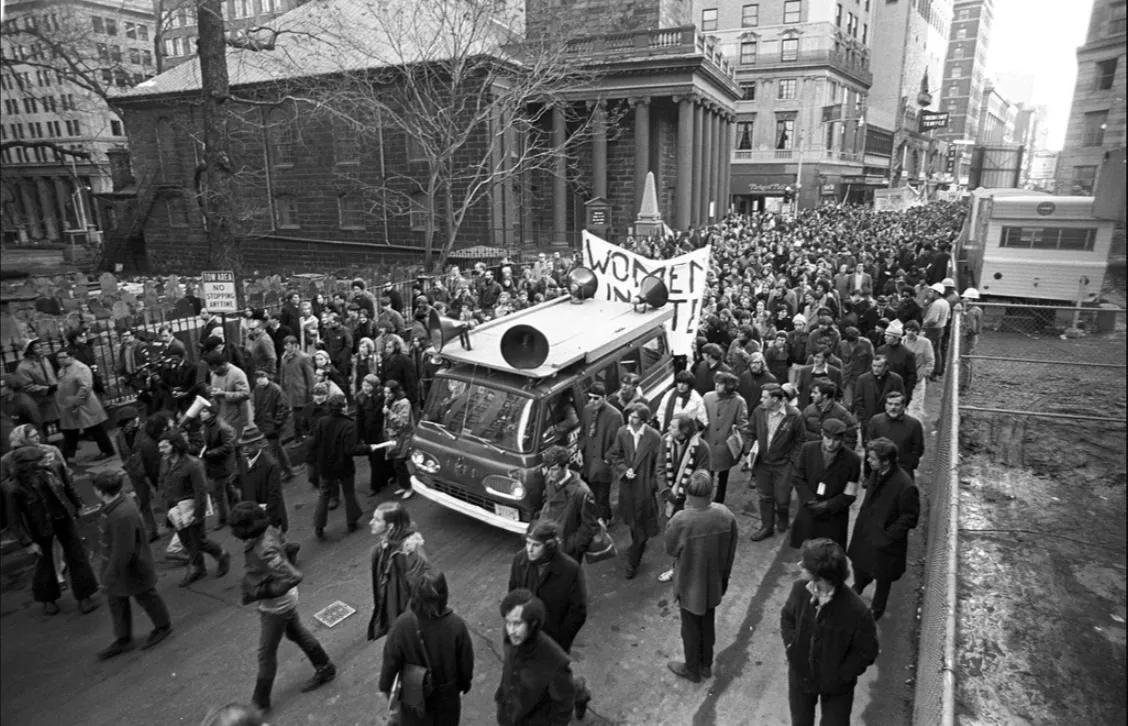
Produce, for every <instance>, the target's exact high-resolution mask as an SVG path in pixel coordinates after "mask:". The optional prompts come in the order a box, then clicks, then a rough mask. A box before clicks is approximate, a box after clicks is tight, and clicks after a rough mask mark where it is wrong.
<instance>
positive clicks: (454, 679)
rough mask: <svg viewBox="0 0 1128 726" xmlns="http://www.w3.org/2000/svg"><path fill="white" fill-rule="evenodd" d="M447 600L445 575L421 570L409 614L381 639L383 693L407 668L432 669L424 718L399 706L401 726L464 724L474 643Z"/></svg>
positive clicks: (381, 683) (472, 666) (472, 664)
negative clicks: (464, 695)
mask: <svg viewBox="0 0 1128 726" xmlns="http://www.w3.org/2000/svg"><path fill="white" fill-rule="evenodd" d="M449 598H450V596H449V591H448V589H447V580H446V575H444V574H443V573H442V572H440V571H438V570H428V571H424V572H423V573H421V574H420V576H419V577H418V579H417V580H416V582H415V590H414V593H413V594H412V597H411V601H410V603H409V605H408V610H407V612H405V613H403V614H402V615H400V616H399V617H398V618H396V621H395V623H393V624H392V628H391V632H389V633H388V638H387V640H385V641H384V665H383V667H382V668H381V669H380V692H381V693H383V694H384V695H388V694H389V693H390V692H391V690H392V685H393V684H394V683H395V679H396V677H397V676H400V677H401V678H402V675H403V670H404V667H405V666H409V665H413V666H420V667H424V668H427V669H428V670H430V671H431V682H432V683H433V684H434V690H433V691H432V693H431V695H430V696H428V697H427V699H426V701H425V709H424V713H423V714H419V713H418V712H416V711H415V710H413V709H410V708H405V707H403V706H401V707H400V709H399V717H400V724H401V726H458V724H459V723H460V722H461V720H462V694H464V693H469V692H470V687H471V685H472V683H473V678H474V645H473V642H472V641H471V638H470V630H469V628H467V627H466V622H465V621H464V620H463V619H462V618H461V617H459V616H458V615H457V614H455V612H454V611H453V610H451V609H450V607H449V605H448V604H447V603H448V601H449Z"/></svg>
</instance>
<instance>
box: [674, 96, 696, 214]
mask: <svg viewBox="0 0 1128 726" xmlns="http://www.w3.org/2000/svg"><path fill="white" fill-rule="evenodd" d="M675 100H676V101H677V104H678V181H677V189H676V192H675V193H676V196H677V206H678V208H677V215H676V218H675V222H676V223H677V228H678V229H677V231H679V232H684V231H685V230H686V229H689V227H690V215H691V213H690V208H691V207H692V206H693V105H694V100H693V97H692V96H680V97H677V98H675Z"/></svg>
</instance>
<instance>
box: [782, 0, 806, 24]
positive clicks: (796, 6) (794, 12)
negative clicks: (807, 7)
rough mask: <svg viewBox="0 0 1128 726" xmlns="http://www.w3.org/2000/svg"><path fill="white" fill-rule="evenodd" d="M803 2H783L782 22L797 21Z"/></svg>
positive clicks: (790, 0)
mask: <svg viewBox="0 0 1128 726" xmlns="http://www.w3.org/2000/svg"><path fill="white" fill-rule="evenodd" d="M802 8H803V3H802V2H801V1H800V0H787V2H785V3H784V4H783V22H784V23H798V22H799V16H800V14H801V10H802Z"/></svg>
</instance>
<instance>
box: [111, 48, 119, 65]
mask: <svg viewBox="0 0 1128 726" xmlns="http://www.w3.org/2000/svg"><path fill="white" fill-rule="evenodd" d="M110 60H112V61H113V62H114V63H121V46H120V45H111V46H110Z"/></svg>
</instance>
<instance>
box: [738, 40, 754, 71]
mask: <svg viewBox="0 0 1128 726" xmlns="http://www.w3.org/2000/svg"><path fill="white" fill-rule="evenodd" d="M755 62H756V41H754V40H746V41H744V42H743V43H741V44H740V63H741V65H752V64H753V63H755Z"/></svg>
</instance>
